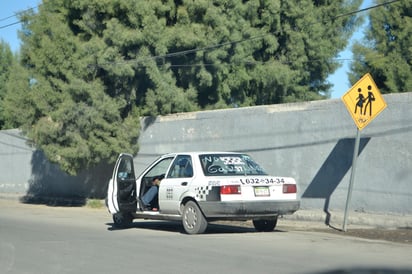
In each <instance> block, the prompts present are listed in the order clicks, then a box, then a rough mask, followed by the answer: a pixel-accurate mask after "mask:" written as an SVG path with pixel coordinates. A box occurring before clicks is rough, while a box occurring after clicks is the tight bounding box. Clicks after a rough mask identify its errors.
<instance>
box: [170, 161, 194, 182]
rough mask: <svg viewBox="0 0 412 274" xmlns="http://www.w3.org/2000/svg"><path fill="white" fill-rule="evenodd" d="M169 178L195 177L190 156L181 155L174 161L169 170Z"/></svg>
mask: <svg viewBox="0 0 412 274" xmlns="http://www.w3.org/2000/svg"><path fill="white" fill-rule="evenodd" d="M167 177H168V178H190V177H193V165H192V158H191V157H190V155H179V156H177V157H176V159H175V160H174V162H173V164H172V167H171V168H170V170H169V174H168V176H167Z"/></svg>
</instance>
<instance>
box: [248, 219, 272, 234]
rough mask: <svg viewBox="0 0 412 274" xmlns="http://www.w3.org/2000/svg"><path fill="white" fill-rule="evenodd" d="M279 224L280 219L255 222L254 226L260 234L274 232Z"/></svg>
mask: <svg viewBox="0 0 412 274" xmlns="http://www.w3.org/2000/svg"><path fill="white" fill-rule="evenodd" d="M277 222H278V218H276V219H270V220H253V226H254V227H255V229H256V230H257V231H259V232H270V231H273V230H274V229H275V227H276V224H277Z"/></svg>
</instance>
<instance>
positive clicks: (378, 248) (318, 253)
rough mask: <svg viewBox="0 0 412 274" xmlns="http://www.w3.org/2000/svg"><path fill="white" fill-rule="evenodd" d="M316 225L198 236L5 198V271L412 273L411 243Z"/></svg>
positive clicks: (1, 237)
mask: <svg viewBox="0 0 412 274" xmlns="http://www.w3.org/2000/svg"><path fill="white" fill-rule="evenodd" d="M308 230H311V231H307V230H304V229H302V225H300V226H297V225H296V222H289V221H286V220H285V224H282V221H281V222H280V224H279V226H278V230H277V231H275V232H273V233H256V232H254V230H253V229H252V227H251V226H250V227H248V226H244V225H236V226H234V225H233V224H229V225H228V224H221V223H219V224H214V225H211V226H210V227H209V229H208V231H207V233H206V234H203V235H192V236H190V235H186V234H184V233H183V228H182V226H181V225H180V224H179V223H174V222H160V221H147V220H143V221H135V223H134V226H133V227H132V228H130V229H125V230H113V229H112V226H111V218H110V215H109V214H108V213H107V212H106V210H103V209H87V208H65V207H47V206H41V205H24V204H19V203H18V202H14V201H4V200H3V201H2V200H0V273H19V274H20V273H45V274H46V273H76V274H80V273H89V274H90V273H326V272H327V271H332V270H341V269H346V270H354V269H359V268H362V269H370V268H374V269H377V268H379V269H390V270H404V271H403V272H401V271H398V272H390V273H412V260H411V258H412V245H410V244H403V243H395V242H388V241H382V240H369V239H360V238H355V237H350V236H344V235H340V234H334V233H328V232H322V231H313V230H314V229H313V227H309V228H308ZM345 273H360V272H356V271H353V272H345ZM362 273H375V272H362ZM381 273H388V272H381Z"/></svg>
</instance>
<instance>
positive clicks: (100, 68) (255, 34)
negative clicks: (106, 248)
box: [4, 0, 361, 174]
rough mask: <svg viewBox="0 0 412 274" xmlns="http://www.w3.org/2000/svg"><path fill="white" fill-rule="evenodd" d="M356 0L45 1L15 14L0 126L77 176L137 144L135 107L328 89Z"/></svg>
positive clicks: (151, 110)
mask: <svg viewBox="0 0 412 274" xmlns="http://www.w3.org/2000/svg"><path fill="white" fill-rule="evenodd" d="M360 2H361V0H353V1H345V0H339V1H338V0H337V1H319V0H316V1H313V0H291V1H271V0H263V1H262V0H249V1H237V0H213V1H210V0H196V1H192V0H190V1H189V0H174V1H173V0H151V1H146V0H76V1H66V0H53V1H52V0H44V1H43V3H42V4H41V5H40V6H39V8H38V12H37V13H33V12H32V11H31V12H27V13H26V14H25V15H24V16H23V17H22V20H23V22H24V29H23V31H22V33H21V38H22V41H23V46H22V48H21V66H16V67H15V68H14V70H13V71H14V75H13V80H12V81H9V83H8V92H7V94H6V95H7V96H6V97H7V98H5V102H4V107H5V110H6V111H5V113H6V114H7V115H6V116H7V119H8V124H9V125H15V126H19V127H21V128H22V129H23V130H24V131H25V132H26V133H27V135H28V136H29V137H30V138H31V139H32V140H33V141H34V143H35V144H36V145H37V146H38V147H39V148H40V149H42V150H43V151H44V152H45V154H46V155H47V156H48V158H49V159H50V160H51V161H53V162H56V163H58V164H60V166H61V168H62V169H63V170H65V171H67V172H69V173H72V174H74V173H76V172H78V171H79V170H81V169H83V168H87V167H89V166H91V165H94V164H96V163H98V162H100V161H102V160H107V161H113V160H114V159H115V157H116V156H117V153H119V152H121V151H127V152H130V153H136V152H137V150H138V147H137V145H136V143H137V142H136V141H137V138H138V129H139V116H141V115H159V114H169V113H176V112H186V111H194V110H201V109H216V108H227V107H242V106H251V105H262V104H276V103H283V102H295V101H307V100H314V99H322V98H326V97H327V94H328V90H329V88H330V86H331V84H330V83H328V82H327V80H326V79H327V77H328V75H329V74H331V73H333V72H334V70H336V69H337V67H338V66H339V63H338V62H337V61H336V60H335V59H334V57H335V56H336V55H337V54H338V52H340V51H341V50H342V49H343V48H345V46H346V44H347V40H348V38H349V37H350V35H351V33H352V31H353V30H354V27H355V26H356V22H357V21H356V18H355V17H353V16H339V15H343V14H345V13H348V12H350V11H353V10H356V8H357V7H359V5H360ZM23 71H24V72H23ZM18 108H23V109H25V113H24V114H23V115H20V116H19V115H18V114H17V113H16V112H17V109H18Z"/></svg>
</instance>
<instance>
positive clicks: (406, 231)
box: [306, 227, 412, 245]
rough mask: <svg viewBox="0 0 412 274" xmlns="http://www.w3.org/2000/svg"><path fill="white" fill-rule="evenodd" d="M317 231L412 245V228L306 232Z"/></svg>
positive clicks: (313, 229)
mask: <svg viewBox="0 0 412 274" xmlns="http://www.w3.org/2000/svg"><path fill="white" fill-rule="evenodd" d="M308 230H309V231H318V232H327V233H333V234H339V235H342V236H351V237H358V238H365V239H372V240H384V241H391V242H397V243H404V244H411V245H412V228H397V229H384V228H347V230H346V232H344V231H342V230H338V229H336V228H331V227H330V228H328V227H325V228H313V227H309V228H308V229H306V231H308Z"/></svg>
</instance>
